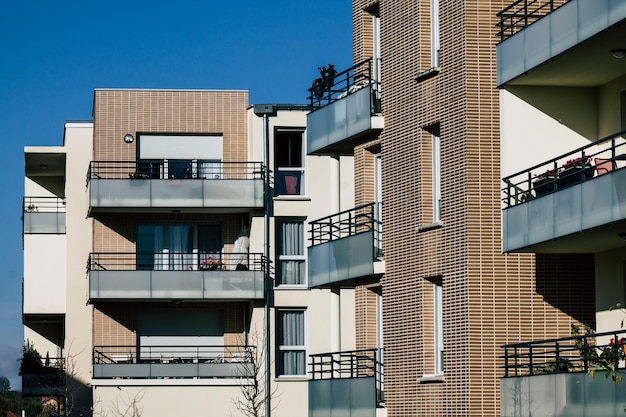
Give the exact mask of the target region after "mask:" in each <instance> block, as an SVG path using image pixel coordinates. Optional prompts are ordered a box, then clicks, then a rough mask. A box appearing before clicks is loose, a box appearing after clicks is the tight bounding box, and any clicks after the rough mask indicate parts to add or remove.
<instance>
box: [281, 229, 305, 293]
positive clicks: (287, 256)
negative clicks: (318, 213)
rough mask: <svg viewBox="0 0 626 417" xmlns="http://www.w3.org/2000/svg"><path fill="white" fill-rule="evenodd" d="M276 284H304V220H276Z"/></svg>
mask: <svg viewBox="0 0 626 417" xmlns="http://www.w3.org/2000/svg"><path fill="white" fill-rule="evenodd" d="M276 251H277V253H276V257H277V259H278V262H277V268H276V282H277V285H306V258H305V254H304V222H303V221H302V220H277V221H276Z"/></svg>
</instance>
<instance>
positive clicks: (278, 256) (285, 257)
mask: <svg viewBox="0 0 626 417" xmlns="http://www.w3.org/2000/svg"><path fill="white" fill-rule="evenodd" d="M284 223H300V224H302V242H301V248H302V254H300V255H283V253H282V252H283V247H282V244H283V242H282V241H280V240H279V233H280V232H281V230H280V225H281V224H284ZM274 226H275V228H276V238H277V239H276V240H277V241H276V259H277V262H276V263H277V268H280V267H281V262H282V261H298V262H302V263H303V265H304V266H303V268H304V276H303V277H302V283H299V284H283V283H282V281H281V282H279V283H278V284H277V287H280V288H288V287H292V288H302V287H306V286H307V285H308V274H307V264H306V262H307V257H306V252H307V250H306V230H307V224H306V221H305V220H303V219H294V218H286V217H277V218H276V222H275V224H274ZM279 241H280V244H279ZM281 278H282V276H281Z"/></svg>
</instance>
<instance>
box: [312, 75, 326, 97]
mask: <svg viewBox="0 0 626 417" xmlns="http://www.w3.org/2000/svg"><path fill="white" fill-rule="evenodd" d="M325 89H326V87H325V86H324V80H323V79H321V78H316V79H314V80H313V85H312V86H311V90H310V91H311V92H312V93H313V95H314V96H315V98H317V99H318V100H319V99H321V98H322V96H323V95H324V90H325Z"/></svg>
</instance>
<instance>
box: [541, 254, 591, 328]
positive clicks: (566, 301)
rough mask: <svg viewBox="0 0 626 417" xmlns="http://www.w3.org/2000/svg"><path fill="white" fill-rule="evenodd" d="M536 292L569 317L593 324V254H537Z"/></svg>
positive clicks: (589, 324)
mask: <svg viewBox="0 0 626 417" xmlns="http://www.w3.org/2000/svg"><path fill="white" fill-rule="evenodd" d="M535 259H536V265H535V268H536V271H535V276H536V280H535V285H536V291H537V293H538V294H540V295H542V296H543V298H544V300H545V301H546V302H547V303H549V304H550V305H552V306H553V307H555V308H557V309H559V310H561V311H562V312H563V313H565V314H567V315H568V316H570V317H571V318H572V319H573V320H576V321H578V322H580V323H584V324H586V325H587V326H589V327H590V328H592V329H595V328H596V308H595V300H596V294H595V292H596V291H595V262H594V255H593V254H580V253H576V254H537V255H536V258H535Z"/></svg>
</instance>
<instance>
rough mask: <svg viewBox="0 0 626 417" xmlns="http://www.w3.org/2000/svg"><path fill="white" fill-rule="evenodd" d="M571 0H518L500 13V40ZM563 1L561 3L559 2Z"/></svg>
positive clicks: (498, 14) (498, 34)
mask: <svg viewBox="0 0 626 417" xmlns="http://www.w3.org/2000/svg"><path fill="white" fill-rule="evenodd" d="M569 1H570V0H516V1H514V2H513V3H511V4H510V5H508V6H507V7H505V8H504V9H502V10H501V11H499V12H498V13H496V16H498V17H499V18H500V22H499V23H497V24H496V26H498V27H499V28H500V30H499V31H498V33H497V34H496V36H499V37H500V41H501V42H502V41H503V40H505V39H507V38H509V37H511V36H513V35H515V34H516V33H517V32H519V31H521V30H523V29H525V28H526V27H528V26H529V25H531V24H533V23H534V22H536V21H537V20H539V19H541V18H542V17H544V16H547V15H548V14H550V13H552V12H553V11H555V10H556V9H558V8H559V7H561V6H563V5H564V4H565V3H567V2H569ZM559 3H561V4H559Z"/></svg>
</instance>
